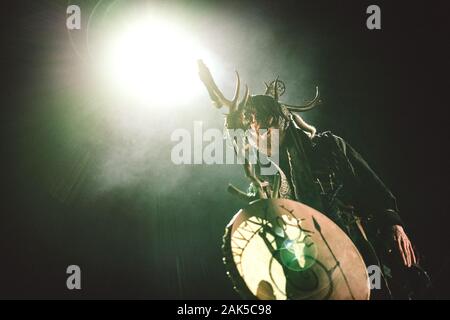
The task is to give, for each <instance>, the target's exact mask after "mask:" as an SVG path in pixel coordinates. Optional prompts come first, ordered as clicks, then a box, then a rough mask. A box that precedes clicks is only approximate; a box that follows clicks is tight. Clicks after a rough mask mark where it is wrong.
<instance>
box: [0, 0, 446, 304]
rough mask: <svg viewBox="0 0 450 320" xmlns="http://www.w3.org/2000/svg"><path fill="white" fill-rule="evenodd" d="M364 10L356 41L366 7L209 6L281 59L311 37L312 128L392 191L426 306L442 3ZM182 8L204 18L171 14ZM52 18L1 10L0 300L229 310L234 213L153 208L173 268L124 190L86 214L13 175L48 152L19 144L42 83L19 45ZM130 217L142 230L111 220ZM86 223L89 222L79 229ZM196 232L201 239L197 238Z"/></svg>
mask: <svg viewBox="0 0 450 320" xmlns="http://www.w3.org/2000/svg"><path fill="white" fill-rule="evenodd" d="M394 2H395V3H394ZM374 3H376V4H378V5H379V6H380V7H381V10H382V30H379V31H369V30H367V29H366V28H365V19H366V14H365V8H366V7H367V5H369V4H372V2H370V3H369V2H366V1H345V2H344V1H254V2H251V3H250V2H247V1H226V2H225V1H224V2H219V3H217V4H214V5H213V4H211V3H208V6H209V7H210V8H213V9H215V10H225V11H227V12H230V14H232V13H233V12H242V11H246V10H254V11H255V14H258V15H260V16H261V17H264V19H265V20H266V21H267V25H270V26H272V27H273V32H274V34H275V35H276V36H277V38H278V40H279V46H282V47H284V48H291V50H292V54H293V55H294V56H295V43H296V36H297V32H298V30H302V32H310V33H311V35H312V36H311V37H310V39H311V41H312V43H311V45H312V46H314V47H316V48H319V49H320V50H318V52H320V53H319V55H318V56H316V57H315V61H317V62H318V63H317V65H316V69H317V74H319V75H320V76H319V77H318V78H317V79H314V80H316V82H317V83H320V84H321V87H322V90H323V92H324V93H325V95H326V97H327V102H326V105H325V107H324V109H323V110H324V111H322V113H321V115H320V117H319V118H318V119H320V120H319V121H320V128H326V129H330V130H332V131H333V132H337V133H338V134H339V135H342V136H344V137H346V138H347V140H349V141H350V143H351V144H352V145H353V146H354V147H356V148H357V149H358V150H359V151H360V152H361V153H362V154H363V155H364V156H365V158H366V159H368V160H369V162H370V163H371V164H372V165H373V167H374V169H375V170H376V171H377V172H379V173H380V175H381V176H382V178H383V180H384V181H385V182H386V184H387V185H389V186H390V188H391V189H392V191H393V192H394V194H395V195H396V196H397V198H398V200H399V207H400V210H401V213H402V217H403V219H404V220H405V221H406V223H407V231H408V233H409V234H410V235H411V238H412V240H413V242H414V243H415V244H416V246H417V247H418V249H419V250H420V251H421V252H422V253H423V254H424V256H425V260H424V265H425V267H426V268H427V269H428V270H429V271H430V273H431V275H432V277H433V280H434V286H435V289H434V292H433V294H432V295H430V298H449V297H450V296H449V293H448V290H447V287H448V286H449V285H450V277H449V275H448V270H449V268H450V265H449V262H450V261H449V253H448V252H449V249H448V246H449V245H450V241H449V240H450V235H449V234H450V232H449V231H448V225H449V222H450V220H449V216H448V207H449V205H448V198H449V194H448V191H449V187H448V181H449V178H450V177H449V169H448V158H447V148H448V136H449V135H448V108H449V104H448V91H449V89H448V87H449V81H448V78H447V77H448V71H449V68H448V65H449V62H448V57H449V55H448V53H449V52H448V49H447V46H448V36H449V27H448V11H446V10H445V7H444V3H445V2H444V1H418V2H414V3H413V2H409V1H376V2H374ZM191 4H192V5H194V4H195V5H196V6H202V3H201V2H180V6H190V5H191ZM205 5H206V4H205ZM55 8H56V9H55ZM58 8H59V9H60V10H61V14H62V15H63V16H64V11H65V6H64V3H63V2H55V1H53V2H51V1H33V2H31V1H30V2H25V1H8V2H6V1H4V2H2V4H1V5H0V12H1V20H0V23H1V27H0V33H1V43H2V48H1V60H0V63H1V71H0V72H1V92H2V94H1V99H2V103H1V112H2V117H1V121H2V123H1V130H2V135H1V137H2V143H1V146H2V147H1V148H2V155H1V157H2V164H1V168H2V174H1V185H2V200H1V202H0V203H1V204H0V210H1V213H0V297H2V298H80V297H82V298H181V299H186V298H198V299H228V298H236V297H237V296H236V294H235V293H234V292H233V290H232V289H231V285H230V284H229V282H228V280H227V279H226V277H225V275H224V269H223V266H222V264H221V253H220V241H221V239H220V238H221V236H222V232H223V227H224V226H225V224H226V222H227V221H228V220H229V218H230V217H231V212H234V211H236V209H238V208H239V203H233V202H230V199H229V198H226V199H227V200H226V201H227V202H226V204H225V205H222V206H221V208H218V209H214V208H215V206H217V204H218V202H217V201H216V200H214V199H210V200H207V201H203V200H201V199H203V196H204V195H202V197H200V196H199V195H197V194H195V193H192V194H186V193H184V192H181V191H180V192H179V193H177V194H176V195H171V197H169V198H164V199H162V200H160V201H153V202H152V201H150V202H151V203H150V206H152V208H154V210H157V211H161V212H164V211H171V212H173V216H163V215H161V216H160V217H159V218H152V219H153V220H152V221H151V225H152V229H151V231H150V233H152V232H153V234H155V233H156V232H158V230H165V229H164V228H165V227H164V226H165V225H166V223H167V220H170V219H172V218H173V217H176V218H173V221H175V222H174V223H175V225H176V231H170V232H173V234H172V233H169V231H168V232H167V233H166V234H162V235H161V234H160V235H159V236H158V239H157V240H158V241H160V242H170V241H172V242H174V243H183V241H186V240H185V238H184V236H186V234H189V235H190V238H189V239H190V240H188V241H187V242H189V241H190V243H189V244H187V243H186V245H190V249H189V250H184V249H183V248H182V247H177V246H173V247H176V248H177V249H176V250H179V252H178V254H179V256H181V257H184V258H183V259H181V260H177V259H175V258H174V259H172V258H170V256H171V255H172V254H173V251H172V249H173V248H172V247H171V246H169V247H168V248H164V250H163V249H161V248H160V247H158V246H159V245H158V244H155V243H154V242H152V241H154V240H155V239H154V237H153V238H152V237H151V236H150V235H147V234H146V233H145V231H144V230H142V227H141V222H142V219H143V218H142V212H141V213H139V212H140V211H139V210H140V209H139V208H138V207H137V205H136V204H134V203H135V201H134V200H133V193H134V190H133V189H132V188H129V189H126V188H124V189H122V190H119V191H117V192H116V193H113V194H110V195H108V198H107V199H102V198H99V199H96V200H95V201H94V203H90V205H86V204H85V203H84V204H77V203H76V201H75V203H72V204H71V205H69V206H67V205H64V204H61V203H59V202H58V201H55V200H54V199H53V198H52V197H51V196H50V195H49V194H48V192H46V190H45V189H42V188H40V185H39V182H38V181H36V180H38V179H37V178H36V177H33V175H32V172H33V170H32V169H30V170H28V171H23V170H22V169H21V168H20V167H19V166H18V163H20V162H21V161H23V157H25V156H26V155H25V154H22V153H21V151H20V150H21V149H19V148H18V147H17V145H18V144H20V143H22V140H23V139H26V140H27V141H28V142H29V143H32V144H33V143H36V144H40V143H45V142H43V141H40V140H38V139H36V141H34V140H33V139H34V137H35V135H34V132H33V131H32V130H31V131H30V132H24V131H22V130H23V129H22V128H23V126H22V125H21V123H22V121H23V119H24V117H25V115H26V113H27V112H28V110H29V109H30V108H32V107H33V106H32V105H30V104H29V103H26V104H25V103H24V102H23V99H21V98H22V97H23V96H24V95H28V96H30V97H32V96H33V94H34V93H33V92H30V90H29V83H30V77H31V71H30V70H33V72H36V70H39V69H37V68H36V65H37V64H38V63H39V62H38V60H37V59H36V55H37V54H39V55H42V54H45V52H44V53H42V50H44V49H43V48H42V47H41V46H40V44H39V43H38V42H34V41H29V38H30V37H31V36H30V34H33V31H35V28H39V26H38V25H33V24H29V23H27V21H28V20H27V19H28V18H29V17H32V16H33V15H34V14H36V12H39V13H42V12H46V10H49V11H52V12H54V11H55V10H57V9H58ZM50 16H51V15H50ZM49 37H51V34H49ZM45 50H48V48H47V49H45ZM256 58H257V57H256ZM42 68H45V66H42ZM333 104H339V106H342V108H339V109H336V108H333ZM315 112H320V111H315ZM49 170H50V171H51V168H49ZM30 172H31V174H30ZM223 187H224V185H223V183H222V182H221V181H219V182H216V181H212V182H211V183H210V186H209V188H212V189H213V190H214V191H217V192H219V191H220V192H222V189H223ZM185 188H186V186H181V185H180V190H185ZM193 188H194V189H195V185H194V187H193ZM217 194H219V193H217ZM221 196H222V195H221ZM224 197H227V195H224ZM186 198H189V199H186ZM177 199H181V200H179V201H178V200H177ZM186 202H188V203H190V205H191V207H189V209H190V210H196V211H200V212H203V211H204V212H208V214H207V215H206V217H207V218H206V219H207V221H205V220H204V219H203V218H202V216H200V217H198V216H197V217H196V218H190V217H189V214H187V213H186V212H184V211H183V208H181V207H180V206H181V205H182V204H183V203H186ZM133 206H134V207H133ZM130 207H132V208H133V210H135V211H136V212H138V213H139V214H140V216H139V218H136V217H134V216H132V215H122V214H121V213H123V212H125V211H126V209H129V208H130ZM161 207H163V208H162V209H161ZM91 211H92V212H94V211H95V212H97V215H96V216H95V217H93V216H92V215H88V214H87V213H89V212H91ZM211 211H216V212H213V213H211ZM61 212H63V213H64V215H63V217H62V216H61ZM202 219H203V220H202ZM197 220H198V221H197ZM200 220H202V221H200ZM205 223H206V224H210V225H211V228H208V229H207V230H205V229H204V228H200V227H199V226H201V225H204V224H205ZM150 242H151V243H150ZM166 249H167V250H166ZM152 250H160V251H161V252H160V253H159V254H160V257H156V258H148V259H146V258H143V254H142V252H145V251H149V252H151V251H152ZM201 257H203V258H201ZM177 261H178V262H177ZM180 261H181V262H180ZM73 263H74V264H79V265H80V266H81V267H82V270H84V271H83V290H81V291H79V292H71V291H68V290H67V289H66V288H65V279H66V274H65V268H66V266H67V265H69V264H73Z"/></svg>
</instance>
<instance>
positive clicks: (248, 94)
mask: <svg viewBox="0 0 450 320" xmlns="http://www.w3.org/2000/svg"><path fill="white" fill-rule="evenodd" d="M249 98H250V90H249V88H248V86H247V85H245V94H244V98H243V99H242V100H241V102H240V103H239V104H238V106H239V107H240V110H242V108H244V107H245V105H246V104H247V102H248V99H249Z"/></svg>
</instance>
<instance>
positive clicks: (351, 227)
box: [262, 123, 412, 298]
mask: <svg viewBox="0 0 450 320" xmlns="http://www.w3.org/2000/svg"><path fill="white" fill-rule="evenodd" d="M279 166H280V168H281V171H282V172H281V173H279V175H280V176H281V178H280V180H281V186H280V191H279V193H280V197H281V198H289V199H293V200H297V201H300V202H302V203H305V204H307V205H309V206H311V207H313V208H315V209H317V210H318V211H320V212H322V213H324V214H325V215H327V216H328V217H329V218H330V219H331V220H333V221H334V222H335V223H336V224H337V225H339V226H340V227H341V228H342V229H343V230H344V231H345V232H346V233H347V235H348V236H349V237H350V238H351V239H352V241H353V242H354V243H355V245H356V246H357V248H358V249H359V251H360V252H361V254H362V256H363V258H364V260H365V262H366V265H367V266H369V265H378V266H379V267H380V269H381V270H382V271H383V288H382V290H376V291H375V290H372V296H373V297H375V298H392V297H394V298H408V297H409V295H410V294H411V291H412V289H411V288H407V285H405V282H404V281H403V279H400V278H401V277H400V276H397V275H398V274H404V273H405V269H406V268H405V267H403V266H402V264H401V261H400V257H399V255H397V256H394V255H393V252H395V253H397V251H398V250H397V249H396V248H395V247H394V243H393V240H392V237H391V238H389V237H387V236H386V234H388V230H389V229H390V228H391V227H392V226H394V225H403V221H402V220H401V218H400V216H399V213H398V208H397V203H396V199H395V197H394V195H393V194H392V193H391V191H390V190H389V189H388V188H387V187H386V186H385V185H384V183H383V182H382V181H381V180H380V178H379V177H378V176H377V175H376V174H375V172H374V171H373V170H372V169H371V168H370V167H369V165H368V164H367V162H366V161H365V160H364V159H363V158H362V157H361V155H360V154H359V153H358V152H357V151H356V150H355V149H353V148H352V147H351V146H350V145H349V144H348V143H347V142H346V141H344V139H342V138H340V137H338V136H336V135H333V134H332V133H331V132H324V133H320V134H317V135H316V136H315V137H314V138H313V139H311V138H310V137H309V136H308V135H307V134H306V133H305V132H304V131H302V130H301V129H299V128H297V127H296V126H295V125H293V124H292V123H291V125H290V126H289V128H287V132H286V136H285V138H284V141H283V142H282V144H281V146H280V159H279ZM262 178H263V179H266V180H267V178H269V180H270V179H273V178H271V177H268V176H264V177H262ZM394 278H395V279H394Z"/></svg>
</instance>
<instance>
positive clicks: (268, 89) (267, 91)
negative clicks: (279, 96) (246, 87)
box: [264, 81, 270, 94]
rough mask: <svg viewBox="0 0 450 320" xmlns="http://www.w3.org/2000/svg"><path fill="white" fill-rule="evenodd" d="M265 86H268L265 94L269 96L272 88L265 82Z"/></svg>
mask: <svg viewBox="0 0 450 320" xmlns="http://www.w3.org/2000/svg"><path fill="white" fill-rule="evenodd" d="M264 85H265V86H266V91H265V92H264V94H269V93H270V86H269V85H268V84H267V82H265V81H264Z"/></svg>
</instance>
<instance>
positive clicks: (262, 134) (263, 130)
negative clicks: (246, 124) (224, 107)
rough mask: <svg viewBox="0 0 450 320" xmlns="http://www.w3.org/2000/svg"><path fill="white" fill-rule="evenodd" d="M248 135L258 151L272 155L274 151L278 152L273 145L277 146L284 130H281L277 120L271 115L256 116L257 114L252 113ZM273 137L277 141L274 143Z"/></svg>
mask: <svg viewBox="0 0 450 320" xmlns="http://www.w3.org/2000/svg"><path fill="white" fill-rule="evenodd" d="M250 135H251V137H252V138H253V142H254V143H255V144H256V146H258V149H259V151H260V152H262V153H264V154H266V155H268V156H273V154H274V153H277V152H278V150H275V148H274V146H277V147H278V146H279V145H280V144H281V141H282V139H283V137H284V132H282V130H281V129H280V125H279V123H278V121H276V120H275V118H274V117H273V116H267V117H258V115H257V114H252V115H251V117H250ZM274 139H278V143H275V142H274Z"/></svg>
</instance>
